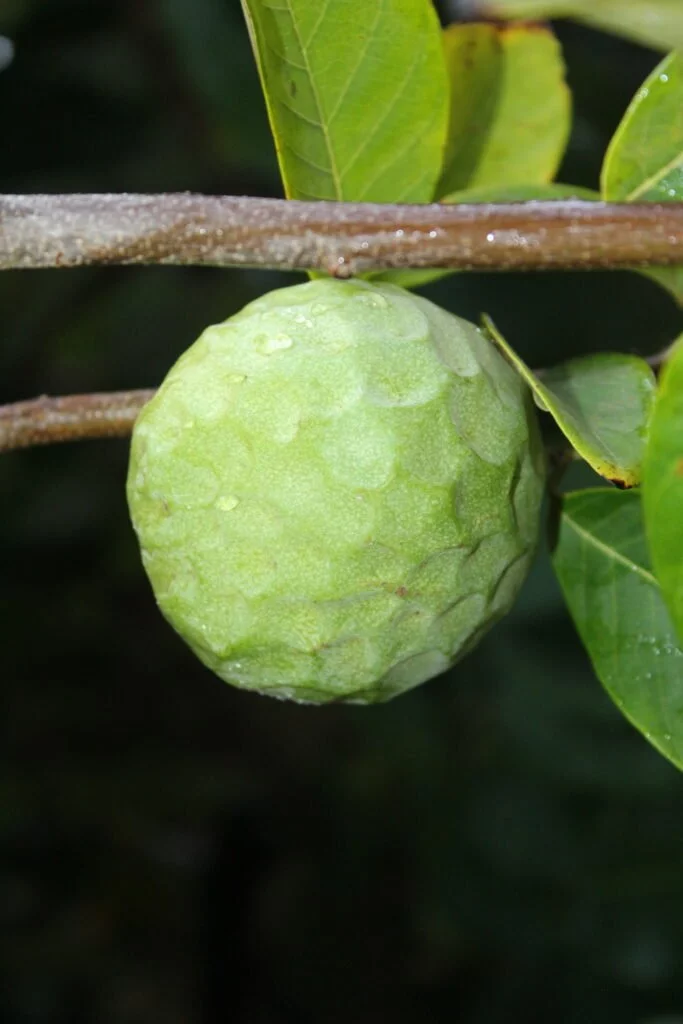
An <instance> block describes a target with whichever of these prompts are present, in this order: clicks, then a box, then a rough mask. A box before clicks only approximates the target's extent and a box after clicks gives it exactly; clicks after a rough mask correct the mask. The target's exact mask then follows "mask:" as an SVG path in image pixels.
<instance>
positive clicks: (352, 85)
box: [242, 0, 448, 203]
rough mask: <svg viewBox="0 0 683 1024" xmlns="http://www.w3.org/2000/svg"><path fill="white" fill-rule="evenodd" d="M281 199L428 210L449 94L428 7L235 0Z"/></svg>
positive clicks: (407, 2) (391, 0) (417, 1)
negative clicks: (259, 87)
mask: <svg viewBox="0 0 683 1024" xmlns="http://www.w3.org/2000/svg"><path fill="white" fill-rule="evenodd" d="M242 7H243V9H244V13H245V17H246V19H247V24H248V27H249V32H250V36H251V40H252V45H253V48H254V53H255V55H256V60H257V63H258V67H259V73H260V75H261V82H262V84H263V90H264V93H265V98H266V105H267V108H268V115H269V118H270V125H271V129H272V132H273V136H274V139H275V145H276V148H277V151H278V159H279V162H280V170H281V173H282V179H283V182H284V186H285V192H286V195H287V196H288V197H289V198H291V199H338V200H344V199H345V200H357V201H360V200H366V201H374V202H413V203H419V202H427V201H428V200H430V199H431V198H432V196H433V194H434V186H435V184H436V181H437V179H438V176H439V173H440V170H441V164H442V160H443V148H444V144H445V137H446V127H447V122H448V86H447V79H446V67H445V62H444V57H443V45H442V41H441V31H440V28H439V24H438V20H437V17H436V13H435V11H434V8H433V5H432V3H431V0H383V2H381V3H380V2H377V3H372V4H369V3H368V2H367V0H344V2H343V3H334V2H333V0H273V2H272V3H271V2H268V3H267V2H266V0H242Z"/></svg>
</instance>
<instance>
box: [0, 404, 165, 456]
mask: <svg viewBox="0 0 683 1024" xmlns="http://www.w3.org/2000/svg"><path fill="white" fill-rule="evenodd" d="M153 394H154V391H153V390H151V389H146V390H142V391H118V392H113V393H111V394H99V395H97V394H96V395H66V396H65V397H63V398H48V397H47V396H45V395H43V397H42V398H34V399H33V400H32V401H29V402H15V403H14V404H12V405H2V406H0V452H8V451H12V449H14V448H28V447H29V446H31V445H38V444H51V443H52V442H54V441H84V440H88V439H94V438H99V437H126V436H127V435H128V434H130V432H131V430H132V429H133V424H134V423H135V419H136V417H137V415H138V413H139V412H140V409H141V408H142V407H143V405H144V404H145V402H148V401H149V400H150V398H151V397H152V395H153Z"/></svg>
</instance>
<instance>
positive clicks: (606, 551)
mask: <svg viewBox="0 0 683 1024" xmlns="http://www.w3.org/2000/svg"><path fill="white" fill-rule="evenodd" d="M563 519H564V520H565V522H566V523H567V525H568V526H570V527H571V528H572V529H573V530H574V532H575V533H577V534H578V535H579V537H580V538H581V539H582V540H583V541H584V542H585V543H586V544H589V545H591V546H592V547H594V548H597V550H598V551H600V552H601V553H602V554H603V555H605V556H606V557H607V558H609V559H611V560H612V561H613V562H619V563H620V564H621V565H623V566H624V567H625V568H626V569H628V570H629V572H633V573H636V574H637V575H638V576H640V577H641V579H643V580H645V582H646V583H649V584H650V585H651V586H653V587H656V588H657V589H659V584H658V583H657V580H656V579H655V577H654V576H653V575H652V573H650V572H648V571H647V569H644V568H643V567H642V565H638V564H637V563H636V562H633V561H631V559H630V558H626V556H625V555H622V554H621V552H619V551H616V550H615V549H614V548H611V547H609V545H608V544H605V543H604V541H601V540H600V539H599V538H598V537H596V536H595V534H593V533H589V531H588V530H585V529H584V528H583V527H582V526H579V524H578V523H577V522H576V520H574V519H572V518H571V516H570V515H569V513H568V512H563Z"/></svg>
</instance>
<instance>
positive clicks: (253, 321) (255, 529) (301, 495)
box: [128, 280, 543, 703]
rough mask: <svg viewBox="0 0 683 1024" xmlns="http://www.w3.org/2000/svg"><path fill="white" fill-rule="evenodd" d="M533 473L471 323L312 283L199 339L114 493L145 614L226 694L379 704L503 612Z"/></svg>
mask: <svg viewBox="0 0 683 1024" xmlns="http://www.w3.org/2000/svg"><path fill="white" fill-rule="evenodd" d="M542 476H543V460H542V455H541V449H540V443H539V439H538V434H537V427H536V422H535V419H534V417H533V413H532V412H531V410H530V402H529V400H528V393H527V391H526V388H525V385H524V384H523V383H522V382H521V380H520V379H519V377H518V376H517V375H516V373H515V372H514V371H513V370H512V369H511V367H510V366H509V365H508V364H507V362H505V360H504V359H503V358H502V356H501V355H499V353H498V351H497V350H496V349H495V348H494V346H493V345H492V344H491V342H489V341H488V339H487V338H486V337H485V336H484V335H483V334H482V333H481V332H480V331H479V330H478V329H477V328H476V327H474V326H473V325H472V324H470V323H468V322H467V321H464V320H460V319H458V318H457V317H455V316H452V315H451V314H449V313H446V312H444V311H443V310H442V309H439V307H438V306H435V305H434V304H433V303H431V302H428V301H427V300H426V299H423V298H420V297H418V296H415V295H411V294H410V293H409V292H406V291H403V290H402V289H401V288H396V287H394V286H392V285H370V284H367V283H365V282H361V281H334V280H318V281H313V282H310V283H309V284H302V285H297V286H295V287H292V288H283V289H282V290H280V291H275V292H271V293H270V294H269V295H265V296H263V298H260V299H258V300H257V301H256V302H252V303H251V304H250V305H248V306H247V307H246V308H245V309H243V310H242V311H241V312H240V313H238V314H237V316H233V317H231V318H230V319H229V320H227V321H226V322H225V323H223V324H219V325H218V326H215V327H209V328H208V329H207V330H206V331H204V333H203V334H202V336H201V337H200V338H199V340H198V341H197V342H196V343H195V344H194V345H192V347H191V348H190V349H188V351H187V352H185V354H184V355H183V356H181V358H180V359H179V360H178V362H177V363H176V364H175V366H174V367H173V369H172V370H171V371H170V373H169V374H168V376H167V377H166V380H165V381H164V382H163V384H162V385H161V388H160V389H159V391H158V393H157V394H156V396H155V397H154V398H153V399H152V400H151V401H150V402H149V404H148V405H147V406H146V407H145V408H144V409H143V411H142V413H141V415H140V417H139V419H138V422H137V424H136V426H135V431H134V434H133V443H132V451H131V461H130V471H129V476H128V500H129V504H130V511H131V517H132V520H133V524H134V526H135V529H136V531H137V534H138V537H139V540H140V545H141V547H142V558H143V562H144V565H145V569H146V571H147V573H148V575H149V578H150V580H151V582H152V587H153V588H154V592H155V595H156V598H157V601H158V603H159V606H160V608H161V610H162V612H163V613H164V615H165V616H166V617H167V619H168V620H169V621H170V623H171V624H172V625H173V626H174V628H175V629H176V630H177V631H178V632H179V633H180V635H181V636H182V637H184V639H185V640H186V641H187V643H188V644H189V645H190V647H192V649H193V650H194V651H195V652H196V654H197V655H198V656H199V658H201V660H202V661H203V662H205V664H207V665H208V666H209V667H210V668H212V669H213V670H214V671H215V672H216V673H217V674H218V675H219V676H220V677H221V678H222V679H224V680H226V681H227V682H230V683H233V684H235V685H236V686H240V687H244V688H246V689H250V690H257V691H259V692H260V693H267V694H271V695H272V696H275V697H283V698H290V699H294V700H300V701H312V702H316V703H319V702H325V701H354V702H358V703H371V702H375V701H383V700H388V699H389V698H390V697H394V696H395V695H396V694H398V693H401V692H403V691H404V690H408V689H410V688H411V687H413V686H416V685H417V684H418V683H421V682H423V681H424V680H426V679H429V678H430V677H432V676H434V675H436V674H437V673H439V672H443V671H444V669H446V668H448V667H449V666H450V665H452V664H453V662H454V661H456V660H457V659H458V658H459V657H461V656H462V655H463V654H464V653H465V652H466V651H468V650H469V649H470V648H471V647H472V646H473V645H474V644H475V643H476V642H477V641H478V640H479V638H480V637H481V635H482V634H483V633H484V631H485V630H487V629H488V628H489V627H490V626H491V625H492V624H493V623H494V622H495V621H496V620H497V619H499V618H500V617H501V616H502V615H504V614H505V612H507V611H508V609H509V608H510V605H511V603H512V601H513V599H514V597H515V595H516V594H517V591H518V590H519V588H520V586H521V584H522V581H523V580H524V577H525V576H526V573H527V570H528V568H529V563H530V561H531V558H532V556H533V550H534V546H535V543H536V538H537V531H538V520H539V505H540V500H541V491H542Z"/></svg>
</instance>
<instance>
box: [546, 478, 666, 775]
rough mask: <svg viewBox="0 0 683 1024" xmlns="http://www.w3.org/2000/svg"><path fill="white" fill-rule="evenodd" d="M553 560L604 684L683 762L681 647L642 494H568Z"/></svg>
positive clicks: (642, 726) (658, 742) (647, 732)
mask: <svg viewBox="0 0 683 1024" xmlns="http://www.w3.org/2000/svg"><path fill="white" fill-rule="evenodd" d="M553 564H554V567H555V571H556V573H557V576H558V579H559V581H560V585H561V587H562V590H563V592H564V596H565V598H566V601H567V604H568V606H569V610H570V612H571V615H572V618H573V619H574V622H575V623H576V627H577V629H578V631H579V635H580V636H581V639H582V641H583V644H584V646H585V647H586V650H587V651H588V654H589V656H590V659H591V661H592V662H593V666H594V668H595V671H596V673H597V675H598V677H599V679H600V681H601V682H602V684H603V685H604V687H605V689H606V690H607V692H608V693H609V694H610V696H611V697H612V699H613V700H614V701H615V703H616V704H617V705H618V706H619V708H621V710H622V711H623V713H624V714H625V715H626V717H627V718H628V719H629V720H630V721H631V722H632V723H633V724H634V725H635V726H636V727H637V728H638V729H640V731H641V732H642V733H644V734H645V736H646V737H647V739H648V740H649V741H650V742H651V743H652V744H653V745H654V746H655V747H657V749H658V750H660V751H661V753H662V754H664V755H665V756H666V757H668V758H669V759H670V760H671V761H673V762H674V764H676V765H677V766H678V767H679V768H680V767H683V651H682V650H681V648H680V646H679V643H678V640H677V637H676V632H675V629H674V626H673V623H672V621H671V618H670V616H669V612H668V611H667V608H666V605H665V603H664V599H663V597H662V593H661V590H660V587H659V584H658V582H657V580H656V578H655V576H654V575H653V573H652V570H651V568H650V562H649V558H648V551H647V544H646V541H645V531H644V527H643V518H642V506H641V501H640V494H639V492H638V491H617V490H613V489H612V488H598V489H596V490H590V491H577V492H575V493H573V494H568V495H566V496H565V498H564V502H563V506H562V512H561V518H560V524H559V538H558V543H557V547H556V549H555V552H554V554H553Z"/></svg>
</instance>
